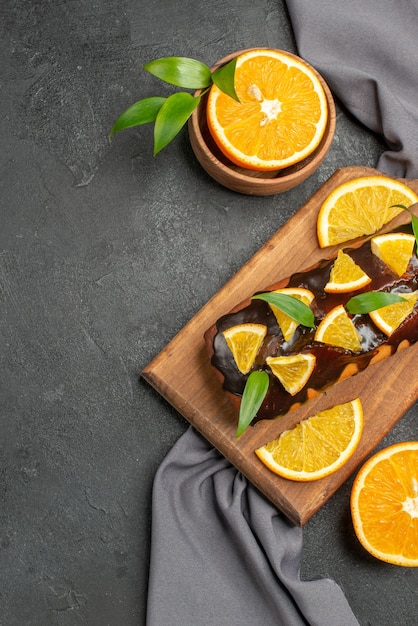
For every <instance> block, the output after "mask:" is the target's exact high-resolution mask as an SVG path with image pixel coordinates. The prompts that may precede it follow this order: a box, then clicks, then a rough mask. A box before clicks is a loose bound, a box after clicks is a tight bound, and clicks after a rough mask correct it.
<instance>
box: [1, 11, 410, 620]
mask: <svg viewBox="0 0 418 626" xmlns="http://www.w3.org/2000/svg"><path fill="white" fill-rule="evenodd" d="M0 15H1V37H0V55H1V56H0V59H1V62H0V84H1V94H2V97H1V100H0V113H1V114H0V127H1V129H0V133H1V135H0V136H1V145H2V150H1V155H0V159H1V161H0V163H1V170H0V173H1V175H0V185H1V187H0V198H1V230H0V289H1V291H0V293H1V318H0V320H1V351H0V359H1V388H2V401H1V418H0V419H1V421H0V425H1V426H0V427H1V437H0V447H1V450H0V503H1V507H0V624H1V626H49V625H54V626H55V625H57V626H68V625H73V624H74V625H77V624H87V625H89V626H96V625H97V626H99V625H100V626H133V625H138V624H144V622H145V609H146V590H147V576H148V560H149V552H150V525H151V487H152V480H153V476H154V473H155V470H156V468H157V467H158V465H159V463H160V462H161V460H162V459H163V457H164V455H165V454H166V452H167V451H168V450H169V449H170V447H171V446H172V445H173V444H174V442H175V441H176V440H177V438H178V437H179V436H180V435H181V433H182V432H183V431H184V430H185V428H186V427H187V424H186V422H185V420H184V419H183V418H182V417H181V416H180V415H178V414H177V413H176V412H175V411H174V409H172V408H171V407H170V406H168V405H167V403H165V401H164V400H163V399H162V398H161V397H160V396H159V395H158V394H157V393H155V392H154V391H153V390H152V389H151V388H150V387H149V386H148V385H147V384H146V383H145V382H144V381H143V380H141V379H140V377H139V374H140V372H141V370H142V368H143V367H144V366H145V365H146V364H147V363H148V362H149V361H150V360H151V359H152V358H153V357H154V356H155V355H156V354H157V353H158V352H159V351H160V350H161V349H162V348H163V347H164V346H165V345H166V344H167V342H168V341H169V340H170V339H171V338H172V337H173V336H174V334H175V333H176V332H177V331H179V330H180V329H181V328H182V326H183V325H184V324H185V323H186V322H187V321H188V320H189V319H190V318H191V317H192V316H193V315H194V314H195V313H196V312H197V311H198V310H199V308H200V307H201V306H202V305H203V304H205V302H206V301H207V300H208V299H209V298H210V297H211V296H212V295H213V294H214V293H215V292H216V291H217V290H218V289H219V288H220V287H221V286H222V285H223V284H224V283H225V281H226V280H228V279H229V278H230V276H231V275H232V274H233V273H234V272H235V271H236V270H237V269H239V268H240V267H241V266H242V264H243V263H244V262H245V261H246V260H247V259H248V258H249V257H250V256H251V255H252V254H253V253H254V252H255V251H256V250H257V249H258V248H259V247H260V246H261V245H262V244H263V243H264V242H265V241H266V240H267V239H268V238H269V237H270V236H271V235H272V234H273V233H274V232H275V231H276V230H277V229H278V228H279V227H280V226H281V225H282V224H283V223H284V222H285V221H286V220H287V218H289V216H291V215H292V214H293V213H294V212H295V211H296V210H297V209H298V208H299V207H300V206H301V205H302V204H303V203H304V202H305V201H306V200H307V199H308V198H309V196H310V195H311V194H312V193H313V192H314V191H315V190H316V189H317V188H318V187H319V186H320V185H321V184H322V183H323V182H324V181H325V180H327V179H328V178H329V176H330V175H331V174H333V172H334V171H335V170H336V169H337V168H339V167H342V166H346V165H368V166H373V167H374V166H375V165H376V161H377V158H378V156H379V155H380V154H381V152H382V151H383V149H384V146H383V144H382V143H381V141H380V140H379V139H378V138H376V137H374V136H372V135H371V134H370V133H369V132H368V131H367V130H366V129H364V128H362V127H360V126H359V125H358V124H357V123H356V121H355V120H353V119H352V118H351V117H350V116H349V115H347V113H346V112H345V111H343V110H342V109H341V107H340V106H338V117H337V132H336V136H335V139H334V142H333V145H332V148H331V151H330V153H329V155H328V156H327V158H326V160H325V162H324V163H323V164H322V166H321V167H320V168H319V170H318V171H317V172H316V173H315V174H314V175H313V176H312V177H311V178H310V179H308V180H307V181H306V182H305V183H303V184H302V185H301V186H300V187H299V188H297V189H294V190H292V191H289V192H287V193H284V194H282V195H278V196H272V197H268V198H259V197H246V196H241V195H239V194H236V193H234V192H232V191H228V190H227V189H224V188H222V187H220V186H219V185H217V184H216V183H214V182H213V181H212V180H211V179H210V178H209V177H208V176H207V175H206V173H205V172H204V171H203V170H202V169H201V167H200V166H199V164H198V163H197V161H196V159H195V157H194V155H193V153H192V151H191V148H190V145H189V142H188V136H187V131H186V130H184V131H182V133H181V134H180V136H179V137H178V138H177V139H176V140H175V141H174V142H173V143H172V144H170V145H169V146H168V147H167V148H166V149H165V150H164V151H163V152H161V153H160V154H159V155H158V156H157V157H156V158H154V157H153V156H152V127H151V126H146V127H142V128H141V129H132V130H129V131H124V132H123V133H120V134H119V135H117V136H116V137H115V138H114V140H112V142H111V143H109V141H108V133H109V129H110V127H111V125H112V123H113V121H114V119H115V118H116V116H117V115H118V114H119V113H120V112H121V111H122V110H123V109H124V108H125V107H126V106H128V105H129V104H131V103H132V102H134V101H135V100H137V99H139V98H141V97H145V96H148V95H155V94H157V93H158V94H164V93H171V90H170V88H168V87H167V88H166V87H164V86H162V84H161V83H159V81H157V80H156V79H154V78H153V77H152V76H150V75H149V74H147V73H146V72H144V71H143V70H142V69H141V68H142V65H143V64H144V63H146V62H147V61H149V60H151V59H154V58H157V57H162V56H169V55H173V54H174V55H184V56H191V57H194V58H198V59H200V60H202V61H205V62H206V63H208V64H212V63H213V62H215V61H216V60H217V59H219V58H221V57H223V56H225V55H226V54H228V53H230V52H233V51H235V50H240V49H242V48H246V47H251V46H269V47H276V48H284V49H288V50H291V51H295V52H296V49H295V44H294V39H293V35H292V30H291V26H290V22H289V19H288V15H287V12H286V7H285V4H284V2H283V1H282V0H274V1H273V0H259V1H258V2H253V0H239V1H238V0H229V1H228V2H221V1H220V0H206V1H205V2H203V1H202V0H183V2H175V1H173V0H155V1H154V2H146V1H144V0H137V2H135V1H134V0H123V1H122V2H120V1H117V0H98V1H97V2H88V1H86V0H84V1H83V0H72V1H68V0H67V1H64V0H55V1H54V2H48V1H47V0H37V1H35V0H26V1H24V0H3V2H2V4H1V7H0ZM337 105H338V103H337ZM417 417H418V406H417V405H415V406H414V407H412V408H411V409H410V410H409V411H408V413H407V414H406V415H405V417H404V418H403V419H402V420H401V421H400V422H399V423H398V425H397V426H396V427H395V428H394V430H393V431H392V432H391V433H390V435H389V436H388V437H387V438H386V439H385V440H384V442H383V443H382V446H383V445H386V444H388V443H390V442H395V441H398V440H401V439H411V438H414V439H416V438H417V426H416V420H417ZM351 482H352V481H348V482H347V483H346V484H344V485H343V487H342V488H341V489H340V490H339V491H338V492H337V493H336V494H335V495H334V497H333V498H331V500H330V501H329V502H328V503H327V504H326V505H325V506H324V507H323V508H322V509H321V510H320V512H319V513H317V514H316V515H315V516H314V517H313V518H312V520H311V521H310V522H309V523H308V524H307V526H306V528H305V548H304V560H303V566H302V577H306V578H312V577H318V576H330V577H332V578H334V579H335V580H336V581H337V582H338V583H339V584H340V585H341V586H342V588H343V590H344V591H345V593H346V595H347V598H348V600H349V602H350V603H351V605H352V607H353V610H354V612H355V613H356V615H357V617H358V619H359V622H360V623H361V624H362V626H368V625H372V626H396V625H398V624H399V625H402V626H413V625H416V624H417V617H416V615H417V606H418V598H417V589H418V584H417V583H418V580H417V570H416V569H408V568H396V567H392V566H388V565H386V564H384V563H381V562H378V561H376V560H374V559H372V558H371V557H369V556H368V555H367V554H365V553H364V551H363V550H362V549H361V548H360V547H359V545H358V543H357V541H356V539H355V537H354V535H353V531H352V527H351V522H350V516H349V493H350V488H351ZM185 626H205V621H204V618H203V617H202V623H201V625H185ZM211 626H212V625H211ZM219 626H223V625H219ZM237 626H238V625H237ZM336 626H340V625H336ZM342 626H343V625H342Z"/></svg>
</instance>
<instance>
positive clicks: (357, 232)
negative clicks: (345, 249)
mask: <svg viewBox="0 0 418 626" xmlns="http://www.w3.org/2000/svg"><path fill="white" fill-rule="evenodd" d="M416 202H418V195H417V194H416V193H414V192H413V191H412V189H410V188H409V187H408V186H407V185H404V184H403V183H400V182H399V181H397V180H394V179H392V178H387V177H385V176H364V177H362V178H356V179H354V180H349V181H347V182H345V183H342V184H341V185H339V186H338V187H336V188H335V189H334V191H332V192H331V193H330V195H329V196H328V197H327V198H326V200H325V201H324V203H323V204H322V206H321V208H320V210H319V214H318V219H317V234H318V242H319V245H320V247H321V248H325V247H326V246H333V245H335V244H338V243H342V242H344V241H349V240H350V239H355V238H356V237H360V236H362V235H372V234H373V233H375V232H376V231H378V230H379V229H380V228H382V226H383V225H384V224H386V223H387V222H389V221H390V220H391V219H393V218H394V217H395V216H396V215H398V214H399V213H400V212H401V211H402V209H401V208H400V207H395V206H393V205H395V204H402V205H404V206H406V207H409V206H411V205H412V204H415V203H416Z"/></svg>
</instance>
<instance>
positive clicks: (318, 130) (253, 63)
mask: <svg viewBox="0 0 418 626" xmlns="http://www.w3.org/2000/svg"><path fill="white" fill-rule="evenodd" d="M235 90H236V93H237V96H238V98H239V102H237V101H236V100H234V99H233V98H231V97H230V96H227V95H226V94H224V93H223V92H222V91H221V90H220V89H219V88H218V87H217V86H216V85H213V86H212V87H211V90H210V93H209V97H208V103H207V113H206V116H207V121H208V127H209V131H210V133H211V135H212V136H213V139H214V140H215V142H216V143H217V145H218V147H219V149H220V150H221V151H222V152H223V153H224V155H225V156H227V157H228V159H230V161H232V162H233V163H235V164H237V165H240V166H241V167H244V168H248V169H253V170H260V171H263V170H265V171H268V170H278V169H282V168H284V167H288V166H290V165H294V164H295V163H298V162H300V161H302V160H303V159H305V158H306V157H308V156H309V155H310V154H311V153H312V152H313V151H314V150H315V148H317V147H318V145H319V143H320V142H321V139H322V137H323V135H324V133H325V128H326V125H327V120H328V105H327V100H326V96H325V92H324V89H323V87H322V85H321V82H320V80H319V78H318V75H317V73H316V71H315V70H314V69H313V68H312V67H311V66H310V65H308V64H307V63H306V62H305V61H303V60H302V59H300V58H299V57H297V56H295V55H292V54H290V53H285V52H281V51H278V50H263V49H257V50H250V51H248V52H244V53H243V54H241V55H239V56H238V58H237V63H236V69H235Z"/></svg>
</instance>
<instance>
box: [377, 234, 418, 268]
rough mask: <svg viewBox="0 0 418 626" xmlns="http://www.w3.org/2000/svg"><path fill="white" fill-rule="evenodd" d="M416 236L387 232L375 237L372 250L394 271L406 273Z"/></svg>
mask: <svg viewBox="0 0 418 626" xmlns="http://www.w3.org/2000/svg"><path fill="white" fill-rule="evenodd" d="M414 245H415V237H414V235H409V234H408V233H387V234H385V235H378V236H377V237H373V239H372V241H371V250H372V252H373V254H375V255H376V256H377V257H378V258H379V259H380V260H381V261H383V263H385V264H386V265H387V266H388V267H390V269H391V270H392V272H395V274H397V275H398V276H403V274H405V272H406V270H407V268H408V265H409V261H410V260H411V256H412V252H413V250H414Z"/></svg>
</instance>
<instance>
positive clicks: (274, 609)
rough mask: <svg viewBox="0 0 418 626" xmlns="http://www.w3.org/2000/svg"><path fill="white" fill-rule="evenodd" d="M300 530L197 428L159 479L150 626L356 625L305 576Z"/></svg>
mask: <svg viewBox="0 0 418 626" xmlns="http://www.w3.org/2000/svg"><path fill="white" fill-rule="evenodd" d="M301 550H302V529H301V528H299V527H297V526H294V525H293V524H291V523H290V522H289V521H288V520H287V519H286V518H285V517H284V516H283V515H281V514H280V513H279V512H278V511H277V509H276V508H275V507H274V506H272V505H271V504H270V503H269V502H268V501H267V500H266V499H265V498H264V497H263V496H262V495H261V494H260V493H259V492H258V491H257V490H256V489H255V488H254V487H252V485H250V484H249V483H248V482H247V480H246V479H245V478H244V477H243V476H242V475H241V474H240V473H239V472H237V471H236V470H235V469H234V468H233V467H231V465H230V464H229V463H228V461H226V460H225V459H224V457H222V456H221V455H220V454H219V453H218V452H217V451H216V450H214V449H213V448H212V447H211V446H210V445H209V444H208V443H207V442H206V441H205V440H204V439H203V438H202V437H201V436H200V435H199V434H198V433H196V432H195V431H194V429H193V428H192V427H190V428H189V429H188V430H187V431H186V433H185V434H184V435H182V437H181V438H180V439H179V441H178V442H177V443H176V444H175V445H174V447H173V448H172V450H171V451H170V452H169V454H168V455H167V457H166V458H165V459H164V461H163V463H162V464H161V466H160V468H159V470H158V472H157V474H156V477H155V481H154V493H153V519H152V538H151V567H150V576H149V593H148V615H147V619H148V621H147V624H148V626H161V625H162V624H170V626H259V625H261V624H262V625H263V626H301V625H304V626H306V625H311V626H356V625H357V624H358V622H357V621H356V619H355V618H354V616H353V614H352V611H351V609H350V608H349V606H348V604H347V601H346V599H345V597H344V595H343V594H342V592H341V589H340V588H339V587H338V586H337V585H336V584H335V583H334V582H333V581H331V580H328V579H321V580H315V581H309V582H302V581H301V580H300V579H299V564H300V558H301Z"/></svg>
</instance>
